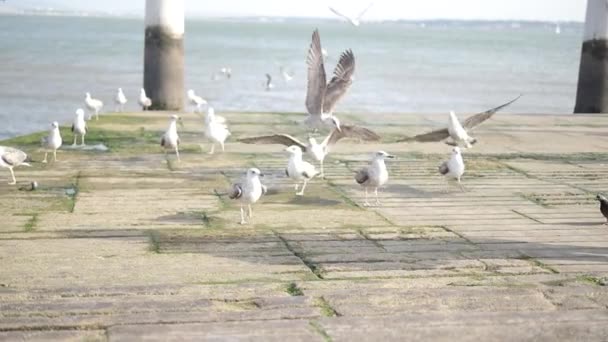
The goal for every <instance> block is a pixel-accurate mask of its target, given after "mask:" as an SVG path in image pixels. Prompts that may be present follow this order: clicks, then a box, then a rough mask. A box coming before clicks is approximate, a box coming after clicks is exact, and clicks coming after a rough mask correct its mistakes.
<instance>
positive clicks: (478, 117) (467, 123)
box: [462, 95, 521, 131]
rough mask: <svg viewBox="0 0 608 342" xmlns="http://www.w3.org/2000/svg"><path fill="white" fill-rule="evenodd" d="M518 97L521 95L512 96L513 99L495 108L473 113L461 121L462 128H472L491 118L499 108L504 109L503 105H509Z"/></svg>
mask: <svg viewBox="0 0 608 342" xmlns="http://www.w3.org/2000/svg"><path fill="white" fill-rule="evenodd" d="M520 97H521V95H519V96H518V97H516V98H514V99H513V100H511V101H509V102H507V103H505V104H502V105H500V106H498V107H496V108H492V109H490V110H487V111H485V112H483V113H479V114H475V115H472V116H470V117H468V118H467V119H466V120H464V122H463V123H462V127H463V128H464V129H466V130H467V131H469V130H472V129H473V128H475V127H477V126H479V125H481V124H482V123H483V122H484V121H486V120H488V119H489V118H491V117H492V116H493V115H494V114H496V112H498V111H499V110H501V109H504V108H505V107H507V106H509V105H510V104H512V103H513V102H515V101H517V100H519V98H520Z"/></svg>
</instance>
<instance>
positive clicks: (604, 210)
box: [596, 194, 608, 224]
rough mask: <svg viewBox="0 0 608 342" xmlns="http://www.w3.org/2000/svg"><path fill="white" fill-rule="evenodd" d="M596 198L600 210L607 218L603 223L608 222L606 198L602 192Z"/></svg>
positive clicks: (607, 201)
mask: <svg viewBox="0 0 608 342" xmlns="http://www.w3.org/2000/svg"><path fill="white" fill-rule="evenodd" d="M596 199H597V200H598V201H599V202H600V211H601V212H602V215H604V217H605V218H606V220H607V221H606V223H605V224H608V199H606V197H604V195H602V194H598V195H597V197H596Z"/></svg>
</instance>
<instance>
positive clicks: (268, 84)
mask: <svg viewBox="0 0 608 342" xmlns="http://www.w3.org/2000/svg"><path fill="white" fill-rule="evenodd" d="M272 88H274V84H272V76H270V74H266V91H269V90H270V89H272Z"/></svg>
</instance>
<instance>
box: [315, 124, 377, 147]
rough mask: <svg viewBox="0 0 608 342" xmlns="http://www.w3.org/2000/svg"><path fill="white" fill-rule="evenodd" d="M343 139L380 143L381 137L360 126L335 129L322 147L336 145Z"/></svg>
mask: <svg viewBox="0 0 608 342" xmlns="http://www.w3.org/2000/svg"><path fill="white" fill-rule="evenodd" d="M342 138H357V139H362V140H365V141H378V140H380V136H379V135H378V134H376V133H375V132H374V131H372V130H370V129H367V128H364V127H360V126H348V125H342V126H340V130H337V129H334V130H333V131H332V132H331V134H330V135H328V136H327V138H325V140H323V143H322V145H323V146H328V145H334V144H335V143H337V142H338V141H339V140H340V139H342Z"/></svg>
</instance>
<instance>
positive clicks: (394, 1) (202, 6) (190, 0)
mask: <svg viewBox="0 0 608 342" xmlns="http://www.w3.org/2000/svg"><path fill="white" fill-rule="evenodd" d="M11 1H14V3H21V4H27V5H33V6H43V7H44V6H53V7H63V8H66V9H67V8H69V9H79V10H99V11H105V12H134V13H143V8H144V4H145V0H103V1H83V0H8V1H7V2H6V4H9V3H10V2H11ZM185 2H186V12H187V15H188V16H299V17H302V16H303V17H331V16H332V13H331V12H329V10H328V8H327V6H328V5H331V6H333V7H335V8H337V9H338V10H340V11H342V12H344V13H346V14H351V15H355V14H357V13H359V12H360V11H361V10H362V9H363V8H365V7H366V6H367V5H368V4H369V3H370V1H369V0H296V1H294V0H213V1H208V0H185ZM585 6H586V1H585V0H377V1H375V2H374V6H373V7H372V8H371V9H370V10H369V12H368V13H367V15H366V18H369V19H437V18H442V19H443V18H445V19H520V20H547V21H558V20H559V21H564V20H575V21H583V20H584V15H585Z"/></svg>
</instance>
